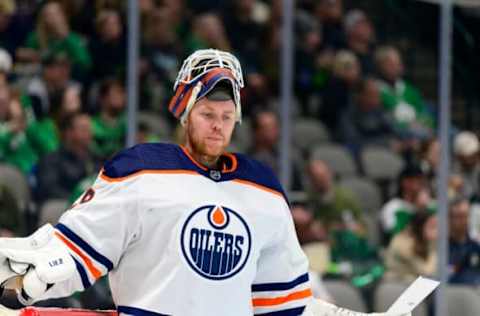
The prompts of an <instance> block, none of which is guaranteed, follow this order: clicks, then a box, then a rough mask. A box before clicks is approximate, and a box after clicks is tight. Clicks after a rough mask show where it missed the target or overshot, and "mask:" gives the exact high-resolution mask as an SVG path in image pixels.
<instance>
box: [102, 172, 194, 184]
mask: <svg viewBox="0 0 480 316" xmlns="http://www.w3.org/2000/svg"><path fill="white" fill-rule="evenodd" d="M142 174H193V175H198V173H197V172H196V171H192V170H182V169H177V170H140V171H137V172H135V173H132V174H130V175H128V176H125V177H120V178H110V177H109V176H107V175H105V174H104V173H103V171H102V172H101V173H100V178H102V179H103V180H105V181H107V182H122V181H124V180H128V179H130V178H133V177H136V176H139V175H142Z"/></svg>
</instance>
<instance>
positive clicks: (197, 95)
mask: <svg viewBox="0 0 480 316" xmlns="http://www.w3.org/2000/svg"><path fill="white" fill-rule="evenodd" d="M220 81H228V82H229V85H230V86H231V88H232V95H233V99H234V100H233V101H234V103H235V120H236V121H237V122H241V117H242V109H241V103H240V89H241V88H243V86H244V83H243V76H242V68H241V66H240V63H239V61H238V59H237V58H236V57H235V56H233V55H232V54H230V53H228V52H224V51H220V50H216V49H201V50H197V51H195V52H194V53H193V54H191V55H190V56H188V58H187V59H185V61H184V62H183V65H182V68H181V69H180V71H179V72H178V76H177V79H176V81H175V85H174V87H173V90H174V92H175V94H174V96H173V97H172V99H171V100H170V104H169V106H168V109H169V111H170V112H171V113H172V114H173V115H174V116H175V117H176V118H178V119H180V121H181V122H182V124H184V123H185V120H186V119H187V117H188V113H189V112H190V111H191V109H192V107H193V105H194V104H195V102H196V101H197V100H199V99H201V98H203V97H204V96H206V95H207V94H208V93H209V92H210V91H211V90H212V89H213V88H214V87H215V85H216V84H217V83H219V82H220Z"/></svg>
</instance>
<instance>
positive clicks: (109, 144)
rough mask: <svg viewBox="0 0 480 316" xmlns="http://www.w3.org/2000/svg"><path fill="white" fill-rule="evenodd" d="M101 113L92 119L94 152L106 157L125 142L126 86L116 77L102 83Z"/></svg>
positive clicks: (99, 99)
mask: <svg viewBox="0 0 480 316" xmlns="http://www.w3.org/2000/svg"><path fill="white" fill-rule="evenodd" d="M98 101H99V108H100V113H98V114H97V115H95V116H94V117H93V119H92V131H93V138H94V145H93V152H94V153H95V154H96V155H97V156H98V157H100V158H102V159H106V158H108V157H110V156H111V155H112V154H114V153H115V152H116V151H118V150H120V149H122V148H123V147H124V144H125V137H126V132H127V123H126V119H125V111H124V110H125V102H126V96H125V88H124V87H123V84H122V83H121V82H120V81H118V80H115V79H106V80H104V81H103V82H102V84H101V85H100V91H99V96H98Z"/></svg>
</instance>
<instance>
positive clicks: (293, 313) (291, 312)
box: [255, 306, 305, 316]
mask: <svg viewBox="0 0 480 316" xmlns="http://www.w3.org/2000/svg"><path fill="white" fill-rule="evenodd" d="M304 310H305V306H301V307H295V308H290V309H284V310H281V311H276V312H269V313H263V314H255V316H257V315H258V316H299V315H302V314H303V311H304Z"/></svg>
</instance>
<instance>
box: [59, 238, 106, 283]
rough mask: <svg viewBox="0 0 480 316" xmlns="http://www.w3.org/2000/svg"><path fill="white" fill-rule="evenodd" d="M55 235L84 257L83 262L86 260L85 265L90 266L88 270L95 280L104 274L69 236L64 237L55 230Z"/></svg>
mask: <svg viewBox="0 0 480 316" xmlns="http://www.w3.org/2000/svg"><path fill="white" fill-rule="evenodd" d="M55 236H57V237H58V238H60V239H61V240H62V241H63V243H64V244H65V245H67V247H68V248H70V249H71V250H72V251H73V252H75V253H76V254H77V255H79V256H80V258H82V260H83V262H85V265H86V266H87V268H88V271H90V273H91V274H92V275H93V277H94V278H95V280H96V279H98V278H99V277H101V276H102V273H101V272H100V270H98V269H97V268H96V267H95V266H94V265H93V262H92V261H91V260H90V258H88V257H87V256H85V255H84V254H83V253H82V252H81V251H80V250H79V249H78V248H77V247H76V246H75V245H74V244H73V243H72V242H70V241H69V240H68V239H67V238H65V237H63V236H62V235H61V234H60V233H58V232H55Z"/></svg>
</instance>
